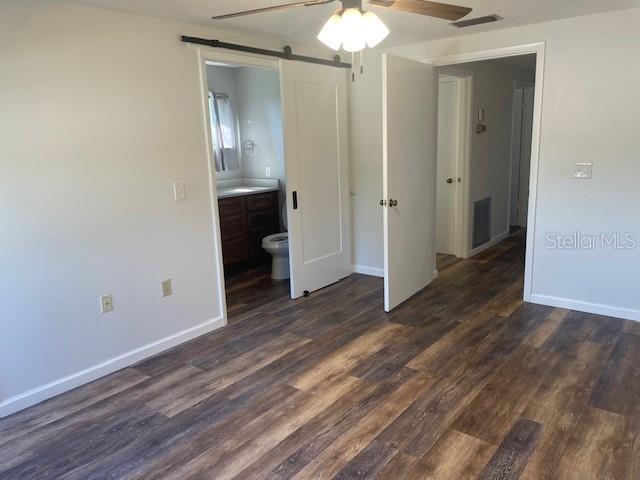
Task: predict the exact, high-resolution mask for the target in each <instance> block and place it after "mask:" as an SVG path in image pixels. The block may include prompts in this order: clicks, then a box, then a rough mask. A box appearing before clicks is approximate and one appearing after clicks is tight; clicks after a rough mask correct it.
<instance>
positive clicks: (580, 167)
mask: <svg viewBox="0 0 640 480" xmlns="http://www.w3.org/2000/svg"><path fill="white" fill-rule="evenodd" d="M592 176H593V163H590V162H589V163H584V162H578V163H576V166H575V168H574V170H573V178H578V179H580V180H588V179H590V178H592Z"/></svg>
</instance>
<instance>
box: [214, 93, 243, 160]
mask: <svg viewBox="0 0 640 480" xmlns="http://www.w3.org/2000/svg"><path fill="white" fill-rule="evenodd" d="M209 113H210V115H211V136H212V138H211V141H212V144H213V155H214V158H215V162H216V171H217V172H225V171H228V170H236V169H238V168H240V158H239V155H238V122H237V121H236V115H235V112H234V111H233V106H232V105H231V101H230V100H229V95H227V94H226V93H215V92H209Z"/></svg>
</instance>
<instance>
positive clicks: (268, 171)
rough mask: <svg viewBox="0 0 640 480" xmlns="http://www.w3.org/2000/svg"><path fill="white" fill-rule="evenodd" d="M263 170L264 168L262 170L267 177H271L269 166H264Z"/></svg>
mask: <svg viewBox="0 0 640 480" xmlns="http://www.w3.org/2000/svg"><path fill="white" fill-rule="evenodd" d="M264 170H265V172H264V174H265V176H266V177H267V178H269V177H271V167H266V168H265V169H264Z"/></svg>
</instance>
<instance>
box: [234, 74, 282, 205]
mask: <svg viewBox="0 0 640 480" xmlns="http://www.w3.org/2000/svg"><path fill="white" fill-rule="evenodd" d="M235 78H236V82H237V83H236V91H237V94H238V116H239V118H240V137H241V139H242V140H241V141H242V143H243V144H244V142H246V141H247V140H252V141H253V142H254V143H255V144H256V149H255V151H254V152H253V153H251V152H247V151H243V152H242V176H243V177H245V178H266V167H269V168H270V169H271V178H277V179H278V180H279V181H280V202H281V204H282V202H284V199H285V198H286V196H285V188H286V177H285V170H284V153H283V148H284V147H283V139H284V137H283V133H282V105H281V102H280V75H279V73H278V72H276V71H273V70H266V69H260V68H248V67H241V68H236V69H235Z"/></svg>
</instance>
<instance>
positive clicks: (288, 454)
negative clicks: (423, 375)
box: [238, 369, 416, 480]
mask: <svg viewBox="0 0 640 480" xmlns="http://www.w3.org/2000/svg"><path fill="white" fill-rule="evenodd" d="M414 375H416V372H415V371H413V370H410V369H403V370H401V371H400V372H398V374H396V375H395V376H394V377H392V378H389V379H387V380H384V381H382V382H380V383H379V384H376V385H375V389H374V390H373V391H372V392H371V393H370V394H369V395H367V396H366V397H365V398H364V399H362V400H358V403H357V404H356V405H354V406H353V407H352V409H351V412H350V414H349V415H347V416H344V417H342V418H340V419H339V421H337V422H333V421H332V416H333V415H332V414H329V415H320V416H318V417H316V418H315V419H314V420H313V422H311V425H307V426H305V428H304V429H303V430H302V431H301V432H296V433H301V434H302V435H303V436H304V431H305V430H308V429H309V428H314V424H316V423H320V424H321V425H322V427H321V431H320V433H319V434H318V435H317V436H316V437H314V438H311V439H307V441H306V442H302V445H301V444H300V443H296V439H297V438H299V435H292V436H291V437H289V438H287V440H286V441H285V442H281V444H280V445H278V447H277V448H276V449H275V450H276V452H275V453H276V456H275V459H277V460H278V462H277V464H276V465H275V466H274V464H273V462H272V461H271V460H273V458H270V459H269V461H267V462H266V463H267V465H269V466H272V467H273V468H271V473H269V474H268V475H267V476H265V477H264V478H269V479H270V480H283V479H288V478H291V477H293V476H294V475H295V474H296V473H298V472H299V471H300V470H302V469H303V468H304V467H305V466H306V465H308V464H309V463H310V462H311V461H313V460H314V459H315V458H316V457H317V456H318V455H320V454H321V453H322V452H323V451H324V450H325V449H327V448H328V447H329V446H330V445H332V444H333V443H334V442H335V441H336V440H337V439H338V438H339V437H341V436H342V435H343V434H344V432H346V431H348V430H350V429H351V428H353V427H354V426H355V425H356V424H357V423H358V422H359V421H360V420H361V419H362V418H364V417H365V416H366V415H368V414H369V412H371V411H372V410H373V409H374V408H376V407H377V406H378V405H380V404H381V403H382V402H383V401H384V400H385V399H386V398H387V397H388V395H389V394H391V393H392V392H393V391H395V390H397V388H398V387H399V386H400V385H402V384H403V383H405V382H406V381H407V380H408V379H409V378H411V377H413V376H414ZM352 397H353V395H349V399H351V398H352ZM334 409H335V405H332V407H331V409H330V410H331V412H333V411H334ZM327 413H330V412H327ZM280 454H284V455H280ZM268 455H269V457H271V452H270V453H269V454H268ZM265 457H266V455H265V456H263V459H262V460H264V459H265ZM263 471H267V469H265V470H263ZM258 478H261V477H259V476H258ZM238 480H240V477H238Z"/></svg>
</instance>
